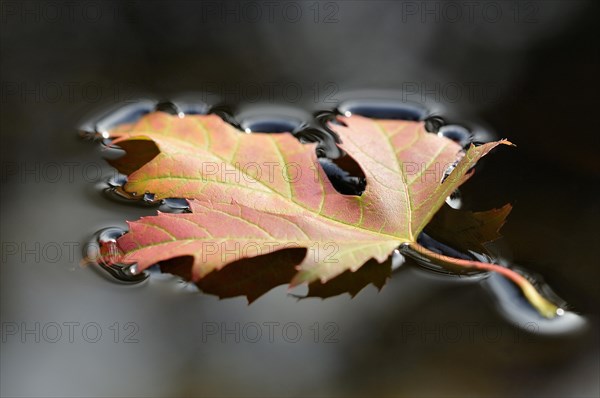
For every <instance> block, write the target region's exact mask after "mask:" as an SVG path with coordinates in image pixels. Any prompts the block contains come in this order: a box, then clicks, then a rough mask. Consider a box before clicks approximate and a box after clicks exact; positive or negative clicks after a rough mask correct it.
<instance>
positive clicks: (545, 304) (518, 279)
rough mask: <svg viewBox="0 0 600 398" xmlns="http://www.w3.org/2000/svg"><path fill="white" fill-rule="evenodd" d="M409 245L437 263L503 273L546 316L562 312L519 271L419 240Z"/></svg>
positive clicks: (550, 316)
mask: <svg viewBox="0 0 600 398" xmlns="http://www.w3.org/2000/svg"><path fill="white" fill-rule="evenodd" d="M408 246H409V247H410V248H411V249H412V250H414V251H415V252H417V253H418V254H420V255H421V256H423V257H425V258H427V259H429V260H432V261H435V262H436V263H441V265H450V266H455V267H462V268H472V269H478V270H482V271H491V272H497V273H499V274H501V275H503V276H504V277H506V278H508V279H509V280H511V281H512V282H514V283H515V284H516V285H517V286H519V288H520V289H521V291H522V292H523V294H524V295H525V297H526V298H527V300H529V302H530V303H531V305H532V306H533V307H534V308H535V309H536V310H537V311H538V312H539V313H540V314H541V315H543V316H544V317H546V318H554V317H555V316H557V315H558V314H560V313H561V312H562V311H560V308H559V307H558V306H556V305H555V304H554V303H552V302H550V301H549V300H548V299H546V298H545V297H544V296H542V294H541V293H540V292H538V291H537V289H536V288H535V287H534V286H533V285H532V284H531V282H529V281H528V280H527V278H525V277H524V276H523V275H521V274H519V273H517V272H516V271H513V270H511V269H510V268H506V267H503V266H501V265H498V264H490V263H483V262H479V261H472V260H463V259H459V258H454V257H449V256H445V255H443V254H439V253H436V252H433V251H431V250H429V249H427V248H426V247H424V246H421V245H420V244H418V243H417V242H411V243H408Z"/></svg>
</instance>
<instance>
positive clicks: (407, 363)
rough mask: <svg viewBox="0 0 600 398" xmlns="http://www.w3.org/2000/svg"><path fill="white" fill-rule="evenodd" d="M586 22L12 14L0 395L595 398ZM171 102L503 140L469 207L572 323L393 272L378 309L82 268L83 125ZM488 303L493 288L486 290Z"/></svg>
mask: <svg viewBox="0 0 600 398" xmlns="http://www.w3.org/2000/svg"><path fill="white" fill-rule="evenodd" d="M598 8H599V7H598V4H597V3H594V2H592V1H579V0H574V1H552V0H544V1H528V0H526V1H483V2H467V1H454V2H445V1H436V0H431V1H377V0H375V1H361V0H357V1H353V0H348V1H310V0H308V1H283V2H271V1H253V2H242V1H223V2H221V1H169V2H166V1H165V2H161V1H152V0H151V1H139V2H138V1H124V2H111V1H83V2H70V1H65V2H62V1H52V2H32V1H10V0H8V1H4V0H3V1H2V2H0V29H1V37H0V55H1V58H0V75H1V76H0V77H1V91H0V95H1V98H0V100H1V102H0V105H1V109H0V115H1V117H0V133H1V145H0V148H1V149H0V151H1V152H0V153H1V156H2V190H1V194H0V195H1V196H0V198H1V199H0V200H1V227H0V228H1V241H2V267H1V269H0V288H1V290H0V297H1V303H0V309H1V318H2V342H1V343H2V345H1V358H0V366H1V368H0V386H1V387H0V394H1V395H2V396H6V397H12V396H174V397H175V396H228V397H231V396H347V395H350V396H352V395H355V396H393V397H396V396H410V397H414V396H457V395H460V396H464V395H474V396H525V395H527V396H539V397H548V396H561V397H563V396H577V397H583V396H586V397H587V396H589V397H592V396H598V395H599V393H600V387H599V384H600V381H599V377H598V375H599V374H600V364H599V358H600V356H599V341H598V336H599V334H598V307H597V303H598V299H599V298H600V294H599V291H598V282H597V281H598V280H599V277H600V273H599V271H598V265H599V264H598V259H597V256H596V253H595V248H597V247H598V244H599V243H600V241H599V238H598V233H597V224H598V221H599V217H598V200H597V197H598V194H599V192H598V187H599V186H600V185H599V184H598V183H599V182H600V181H599V176H600V169H599V166H598V161H597V154H598V151H599V150H600V143H599V139H598V134H597V132H596V131H595V128H594V126H593V123H594V122H593V121H594V120H595V119H594V117H595V112H596V108H597V101H596V97H597V93H598V78H597V76H598V75H597V74H598V70H599V69H598V67H599V65H598V45H597V40H596V39H593V38H594V37H598V33H600V32H598V30H599V27H598V24H597V21H596V19H597V16H598V11H599V9H598ZM183 94H193V95H196V96H198V95H199V96H201V97H202V99H203V100H204V101H206V102H208V103H210V104H215V103H226V104H228V105H229V106H230V107H231V108H232V109H233V110H234V112H241V111H242V110H244V109H247V108H252V107H256V106H259V105H260V106H278V105H279V106H281V105H285V106H287V107H289V108H292V109H295V110H296V111H298V112H300V113H302V114H304V113H305V114H311V113H312V112H315V111H319V110H332V109H334V108H335V107H336V106H337V104H338V103H340V102H341V101H343V100H348V99H355V98H363V97H365V96H367V97H369V96H370V97H385V98H393V99H396V100H399V101H403V102H416V103H421V104H424V105H425V106H426V107H427V108H428V109H429V112H430V113H431V114H436V115H440V116H442V117H444V118H445V119H446V120H447V121H449V122H452V123H459V124H462V125H465V126H467V127H469V128H471V129H473V130H478V129H479V130H484V131H487V132H489V133H490V134H493V135H496V136H498V137H507V138H509V139H510V140H511V141H513V142H514V143H516V144H517V146H518V147H517V148H516V149H509V148H505V149H504V148H503V149H501V150H498V151H496V152H495V153H494V155H493V156H490V157H489V158H488V159H486V161H485V163H484V164H483V165H482V166H483V167H481V168H479V170H478V173H477V174H476V176H475V177H474V178H473V179H472V180H471V181H470V182H469V183H468V184H467V185H466V186H465V187H464V189H463V201H464V205H465V207H466V208H470V209H475V210H481V209H487V208H491V207H498V206H500V205H502V204H504V203H507V202H510V203H512V204H513V206H514V210H513V212H512V214H511V215H510V217H509V220H508V222H507V224H506V225H505V227H504V228H503V234H504V236H505V238H504V239H503V241H502V243H501V248H502V255H503V256H504V257H505V258H507V259H509V260H510V261H511V262H513V263H514V264H518V265H521V266H523V267H525V268H526V269H528V270H529V271H531V272H534V273H536V274H540V275H542V276H543V278H544V280H545V281H546V282H547V283H548V285H549V286H551V287H552V288H553V290H554V291H555V292H556V293H557V294H558V295H559V296H561V297H562V298H563V299H564V300H566V302H567V303H568V304H569V308H570V309H571V310H572V311H573V312H574V313H577V314H580V315H581V316H582V317H583V319H584V321H583V322H584V323H585V324H584V325H579V326H578V327H562V328H552V327H548V328H547V327H546V326H544V324H543V323H542V321H541V320H538V319H536V318H535V317H533V318H526V317H518V316H515V314H514V313H511V312H510V310H507V309H506V306H504V307H503V306H502V305H501V300H500V298H499V295H498V294H497V292H496V293H495V290H494V289H493V284H492V283H481V282H479V281H477V280H471V279H468V278H467V279H458V278H455V277H444V276H439V275H434V274H431V273H428V272H426V271H424V270H421V269H419V268H418V267H416V266H415V265H414V264H411V263H410V262H407V263H406V264H404V265H403V266H402V267H401V268H400V269H399V270H398V272H396V273H395V274H394V275H393V277H392V278H391V280H390V281H389V282H388V283H387V285H386V286H385V287H384V289H383V290H382V291H381V292H377V291H376V289H374V288H372V287H369V288H366V289H365V290H364V291H362V292H361V293H360V294H359V295H358V296H357V297H356V298H354V299H350V297H349V296H348V295H343V296H339V297H335V298H331V299H327V300H320V299H306V300H300V301H299V300H297V299H296V298H294V297H292V296H290V295H288V294H287V290H286V288H285V287H280V288H277V289H275V290H273V291H271V292H270V293H268V294H267V295H265V296H264V297H262V298H260V299H259V300H257V301H256V302H255V303H253V304H252V305H250V306H248V305H247V302H246V300H245V299H244V298H234V299H226V300H221V301H220V300H218V299H216V298H215V297H213V296H209V295H205V294H201V293H198V292H196V291H194V289H193V288H191V287H190V286H186V285H185V284H182V283H179V282H178V281H177V279H176V278H170V277H168V276H153V277H151V278H150V279H149V280H148V281H146V282H144V283H143V284H140V285H135V286H126V285H120V284H117V283H113V282H111V281H109V280H108V279H106V278H104V277H103V276H102V275H100V274H98V273H97V272H94V270H93V269H91V268H90V267H82V266H80V260H81V257H82V254H81V253H82V249H83V248H84V246H85V244H86V242H88V240H89V239H90V237H91V236H92V234H93V233H94V232H95V231H97V230H99V229H100V228H103V227H108V226H123V227H124V226H125V225H124V220H126V219H127V220H133V219H136V218H138V217H140V216H142V215H150V214H154V213H155V211H156V210H155V209H150V208H140V207H136V206H127V205H122V204H117V203H115V202H112V201H109V200H107V199H106V198H105V197H103V196H102V195H101V192H100V190H99V189H98V187H97V183H98V182H101V181H104V180H105V179H106V178H107V177H109V176H111V175H112V173H113V172H112V171H111V169H110V168H109V167H108V166H107V165H106V164H105V162H104V161H103V160H102V155H103V153H102V151H101V150H100V148H99V147H98V145H96V144H94V143H91V142H86V141H83V140H81V139H79V138H78V137H77V129H78V127H79V126H80V125H81V123H83V122H86V121H90V120H93V118H95V117H98V115H99V114H102V111H103V110H105V109H107V108H111V107H114V106H118V105H120V104H128V103H133V102H134V101H135V100H136V99H138V98H153V99H157V100H168V99H172V98H175V97H177V96H180V95H183ZM491 286H492V287H491Z"/></svg>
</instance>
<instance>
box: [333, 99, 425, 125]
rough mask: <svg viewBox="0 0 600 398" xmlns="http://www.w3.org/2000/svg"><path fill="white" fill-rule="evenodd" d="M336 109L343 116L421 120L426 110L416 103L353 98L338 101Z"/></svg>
mask: <svg viewBox="0 0 600 398" xmlns="http://www.w3.org/2000/svg"><path fill="white" fill-rule="evenodd" d="M337 111H338V112H339V113H340V114H342V115H345V116H351V115H361V116H365V117H370V118H374V119H399V120H414V121H417V120H423V119H424V118H425V116H426V115H427V110H426V109H425V108H424V107H422V106H420V105H417V104H413V103H408V102H402V101H398V100H392V99H369V98H365V99H354V100H347V101H344V102H342V103H340V104H339V105H338V107H337Z"/></svg>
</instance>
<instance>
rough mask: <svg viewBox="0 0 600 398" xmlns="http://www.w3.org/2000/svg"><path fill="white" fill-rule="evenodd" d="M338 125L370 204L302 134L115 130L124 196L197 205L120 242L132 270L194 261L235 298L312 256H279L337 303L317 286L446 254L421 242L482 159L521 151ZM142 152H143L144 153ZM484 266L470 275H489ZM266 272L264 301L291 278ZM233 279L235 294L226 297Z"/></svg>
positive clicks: (161, 121)
mask: <svg viewBox="0 0 600 398" xmlns="http://www.w3.org/2000/svg"><path fill="white" fill-rule="evenodd" d="M329 127H330V128H331V129H333V130H334V131H335V132H336V133H337V134H338V135H339V138H340V140H341V144H340V145H339V146H340V148H341V149H342V150H343V151H344V152H345V153H346V154H347V155H348V156H350V157H351V158H352V159H353V160H354V161H355V162H356V163H357V164H358V165H359V166H360V168H361V170H362V171H363V174H364V175H365V178H366V182H367V185H366V189H365V191H364V192H363V193H362V195H360V196H356V195H343V194H340V193H338V192H337V191H336V190H335V188H334V187H333V185H332V184H331V182H330V181H329V179H328V178H327V175H326V174H325V172H324V171H323V169H322V168H321V166H320V165H319V163H318V161H317V158H316V153H315V145H314V144H306V145H303V144H301V143H300V142H298V141H297V140H296V139H295V138H294V137H293V136H292V135H290V134H261V133H254V134H244V133H241V132H240V131H238V130H236V129H235V128H233V127H232V126H231V125H229V124H227V123H225V122H224V121H223V120H221V119H220V118H219V117H218V116H216V115H189V116H186V117H183V118H180V117H177V116H172V115H169V114H166V113H161V112H156V113H152V114H149V115H146V116H145V117H143V118H142V119H140V120H139V121H138V122H136V123H134V124H130V125H123V126H120V127H119V128H117V129H115V130H114V131H112V132H111V137H113V138H115V140H114V142H113V143H114V144H115V145H120V146H121V147H123V148H124V149H126V150H127V152H128V153H130V154H129V155H126V156H127V158H123V159H119V160H117V161H114V162H113V165H114V166H115V167H117V169H119V170H120V171H122V172H125V173H127V174H129V175H128V182H127V184H126V185H125V187H124V189H125V190H126V191H128V192H132V193H135V194H138V195H142V194H144V193H153V194H154V195H155V198H156V199H163V198H170V197H178V198H187V199H188V200H189V203H190V210H191V213H189V214H162V213H160V214H158V215H157V216H151V217H143V218H141V219H140V220H138V221H135V222H130V223H129V227H130V229H129V232H128V233H127V234H125V235H123V236H122V237H121V238H119V240H118V245H119V247H120V248H121V249H122V250H123V257H122V259H121V260H122V261H123V262H126V263H137V264H138V269H139V270H140V271H141V270H144V269H145V268H147V267H149V266H151V265H153V264H155V263H157V262H165V261H172V259H176V258H182V257H185V258H187V259H188V262H189V266H188V269H189V271H185V273H186V274H187V277H188V278H189V279H190V280H192V281H194V282H197V283H198V284H199V285H200V286H202V285H203V284H204V287H205V289H207V290H211V289H212V290H213V291H215V292H217V294H219V295H221V296H222V297H230V296H232V295H236V294H238V293H240V292H242V291H243V290H244V289H243V288H242V286H243V284H244V283H250V284H251V283H252V282H247V280H251V279H252V277H253V275H254V274H251V273H249V272H248V271H247V269H249V268H246V270H244V269H245V267H252V268H253V269H256V268H258V265H257V264H258V263H257V262H256V261H251V260H250V259H252V258H256V257H258V256H260V257H264V258H268V257H269V256H270V255H273V254H274V253H277V252H280V251H289V250H292V249H303V251H302V252H301V253H303V254H304V255H303V256H302V254H298V253H299V252H298V251H296V254H295V255H290V254H289V253H287V254H285V255H283V254H282V253H279V254H278V255H279V256H284V257H286V258H287V261H283V263H285V264H291V265H293V266H294V272H295V274H294V275H293V277H292V278H291V285H292V286H294V285H297V284H300V283H304V282H307V283H309V284H312V285H311V286H312V287H313V288H312V290H313V292H316V294H317V295H319V294H320V295H321V296H322V297H327V296H328V294H329V293H328V292H321V293H318V292H319V288H318V287H317V285H315V283H316V282H320V283H323V284H325V283H327V282H328V281H331V282H329V283H330V284H332V283H334V282H335V280H336V277H337V278H340V279H337V281H340V280H342V281H343V280H344V279H345V278H344V275H348V274H347V273H348V272H353V273H355V274H356V272H357V271H358V270H359V269H360V268H361V267H362V266H363V264H365V263H367V262H369V267H367V268H366V270H369V269H372V268H373V261H375V262H376V263H379V264H381V263H384V262H386V260H387V259H388V258H389V255H390V253H391V252H392V251H393V250H394V249H395V248H397V247H398V246H399V245H401V244H406V245H410V246H411V247H412V248H413V249H415V250H418V251H419V253H420V254H421V255H428V256H430V257H431V256H435V253H432V252H429V251H428V250H427V249H426V248H424V247H422V246H420V245H418V244H417V243H416V239H417V236H418V235H419V233H421V231H422V230H423V229H424V228H425V226H426V225H427V224H428V223H429V222H430V221H431V219H432V218H433V217H434V215H435V214H436V213H437V211H438V210H439V209H440V208H441V207H442V206H443V205H444V203H445V199H446V197H447V196H448V195H450V194H451V193H452V192H453V191H454V190H456V188H457V187H459V186H460V185H461V184H462V183H464V182H465V181H466V180H467V179H468V178H469V177H470V175H471V174H472V169H473V167H474V166H475V164H476V163H477V161H478V160H479V159H480V158H481V157H483V156H484V155H486V154H487V153H488V152H489V151H490V150H492V149H493V148H495V147H496V146H498V145H500V144H508V145H510V142H508V141H507V140H501V141H498V142H492V143H487V144H484V145H481V146H473V145H471V146H470V147H469V148H468V149H467V150H466V151H463V150H462V148H461V147H460V146H459V145H458V144H456V143H454V142H453V141H451V140H449V139H447V138H445V137H442V136H438V135H435V134H429V133H427V132H426V131H425V128H424V124H423V123H422V122H411V121H398V120H374V119H368V118H364V117H360V116H351V117H340V118H339V124H337V123H336V124H331V125H330V126H329ZM149 142H152V143H153V144H154V145H155V148H153V147H152V146H151V145H149ZM138 146H140V147H142V148H143V151H140V152H139V153H137V154H136V153H133V152H135V150H136V147H138ZM472 227H473V228H474V227H475V226H472ZM488 235H489V233H486V234H484V237H485V236H488ZM441 261H442V262H447V261H449V260H448V259H447V258H441ZM252 263H253V264H254V265H253V266H252V265H249V264H252ZM475 263H476V262H471V263H469V264H467V263H462V264H461V266H465V267H468V266H471V267H475V268H477V267H479V268H480V269H489V265H479V264H481V263H477V264H475ZM228 264H229V265H230V266H232V268H231V272H227V267H226V266H229V265H228ZM264 267H265V268H264V269H263V270H262V271H263V275H264V277H263V278H261V281H262V282H261V283H263V287H262V288H261V289H258V291H259V293H261V294H262V293H263V292H264V291H266V290H268V288H269V287H270V286H272V285H273V284H274V283H275V284H279V283H285V282H286V281H288V280H289V278H290V274H291V273H290V272H289V267H288V268H285V265H276V264H274V265H269V266H264ZM482 267H483V268H482ZM486 267H487V268H486ZM496 267H499V266H496ZM167 268H169V267H168V266H167ZM171 268H176V266H173V265H172V266H171ZM375 268H377V267H375ZM274 270H277V272H274ZM296 271H297V272H296ZM511 272H512V271H511ZM240 275H245V278H242V279H243V280H245V281H242V279H236V282H237V283H238V284H239V286H238V287H237V288H236V287H233V285H235V283H231V278H232V277H234V278H238V277H240ZM266 275H270V277H267V276H266ZM357 275H358V274H357ZM517 279H518V278H517ZM228 280H229V281H230V282H229V286H230V287H229V291H227V289H216V288H215V286H217V285H218V284H219V283H220V282H223V281H228ZM384 280H385V278H384ZM513 280H515V278H513ZM240 281H242V282H240ZM265 281H268V282H265ZM521 282H522V281H520V280H519V283H521ZM223 283H227V282H223ZM334 284H335V283H334ZM522 288H523V287H522ZM333 290H335V288H334V289H333ZM358 290H360V289H358ZM523 291H524V292H525V293H526V295H527V294H532V293H531V292H528V291H526V289H523ZM533 291H534V292H535V293H537V292H536V291H535V289H533ZM242 294H243V293H242ZM248 298H249V300H251V299H254V298H255V297H254V296H252V297H250V296H248ZM530 299H531V298H530ZM536 300H537V301H536V302H537V303H538V304H540V303H541V304H540V305H541V306H542V307H543V308H542V309H543V311H542V312H545V313H548V312H551V311H552V310H553V308H552V307H551V304H550V303H546V302H545V301H543V300H544V299H543V298H538V297H536ZM554 310H555V307H554Z"/></svg>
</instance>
